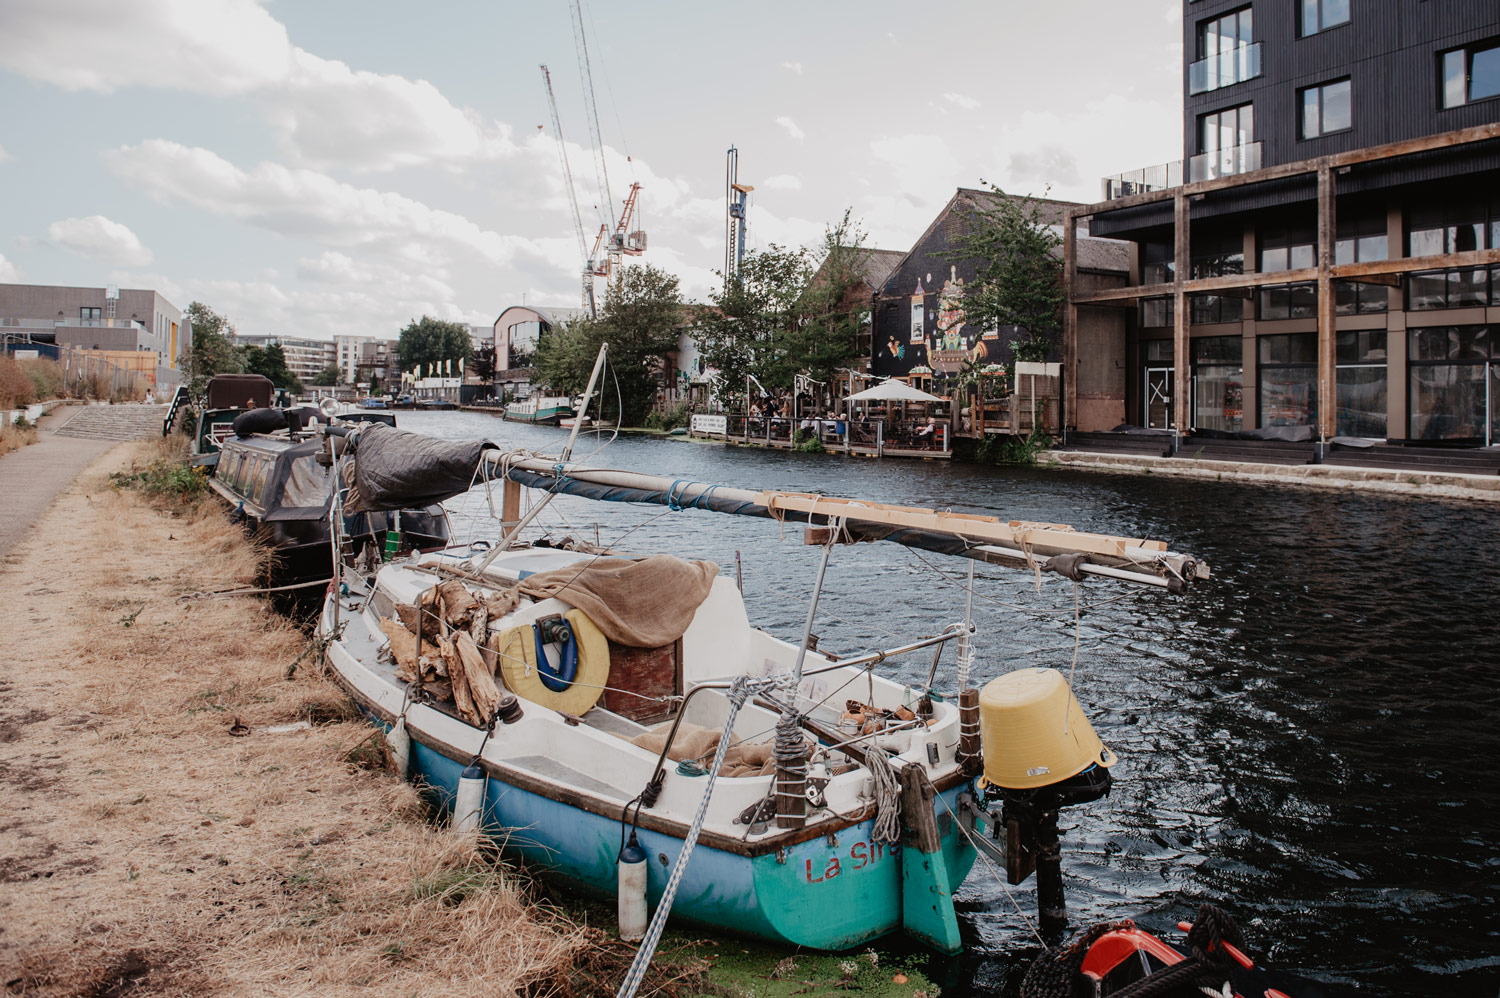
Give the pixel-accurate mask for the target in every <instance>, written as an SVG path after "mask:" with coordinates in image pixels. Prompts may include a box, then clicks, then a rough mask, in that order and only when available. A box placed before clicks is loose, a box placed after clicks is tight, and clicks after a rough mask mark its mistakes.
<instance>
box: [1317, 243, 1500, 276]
mask: <svg viewBox="0 0 1500 998" xmlns="http://www.w3.org/2000/svg"><path fill="white" fill-rule="evenodd" d="M1494 264H1500V249H1487V250H1468V251H1465V252H1463V253H1443V254H1441V255H1439V256H1408V257H1402V258H1401V259H1399V260H1371V261H1369V262H1368V263H1345V264H1339V265H1337V266H1335V267H1334V268H1333V277H1334V279H1335V280H1337V279H1340V278H1346V279H1347V278H1369V277H1374V276H1377V275H1382V274H1406V273H1410V272H1411V271H1414V270H1447V269H1449V268H1458V267H1484V266H1492V265H1494ZM1371 283H1374V282H1371Z"/></svg>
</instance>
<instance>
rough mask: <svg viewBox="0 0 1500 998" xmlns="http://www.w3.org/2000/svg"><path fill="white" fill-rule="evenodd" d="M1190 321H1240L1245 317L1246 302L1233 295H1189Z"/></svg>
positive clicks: (1198, 322)
mask: <svg viewBox="0 0 1500 998" xmlns="http://www.w3.org/2000/svg"><path fill="white" fill-rule="evenodd" d="M1188 304H1189V305H1190V306H1191V310H1190V312H1189V317H1188V321H1189V322H1191V323H1192V324H1194V325H1203V324H1205V323H1211V322H1239V321H1240V320H1241V319H1242V318H1244V311H1245V302H1244V299H1242V298H1236V297H1234V296H1232V295H1189V296H1188Z"/></svg>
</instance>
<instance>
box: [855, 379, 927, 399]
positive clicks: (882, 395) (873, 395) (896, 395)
mask: <svg viewBox="0 0 1500 998" xmlns="http://www.w3.org/2000/svg"><path fill="white" fill-rule="evenodd" d="M844 401H845V402H943V401H946V400H945V399H942V398H940V397H938V396H937V395H933V394H932V393H931V392H924V391H922V389H920V388H913V387H912V386H911V385H908V384H905V383H903V382H900V381H896V380H895V379H894V378H888V379H887V380H885V381H882V382H881V383H880V384H878V385H872V386H871V387H869V388H866V389H865V390H864V391H862V392H855V393H854V394H853V395H847V396H845V397H844Z"/></svg>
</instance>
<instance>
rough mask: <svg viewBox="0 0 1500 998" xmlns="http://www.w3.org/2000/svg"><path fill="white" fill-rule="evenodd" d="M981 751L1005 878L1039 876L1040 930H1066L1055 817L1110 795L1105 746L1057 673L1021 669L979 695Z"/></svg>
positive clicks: (1111, 756)
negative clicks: (996, 806)
mask: <svg viewBox="0 0 1500 998" xmlns="http://www.w3.org/2000/svg"><path fill="white" fill-rule="evenodd" d="M979 720H980V731H981V737H982V744H983V752H984V780H985V783H986V784H987V785H986V786H985V788H984V791H983V793H984V803H985V804H987V805H988V804H991V803H993V802H995V801H997V800H998V801H999V802H1000V804H1001V814H1000V820H999V822H998V825H999V828H997V829H996V832H997V833H998V831H999V830H1000V829H1001V828H1003V829H1004V831H1005V866H1006V879H1007V880H1009V881H1010V883H1012V884H1019V883H1021V882H1022V881H1024V880H1025V879H1026V878H1027V877H1029V876H1030V875H1031V873H1032V871H1035V872H1036V875H1037V908H1038V913H1039V914H1040V916H1041V922H1042V927H1043V928H1044V929H1051V930H1054V931H1055V930H1059V929H1061V928H1063V927H1064V926H1065V925H1066V924H1067V920H1068V913H1067V905H1066V903H1065V902H1064V900H1063V886H1062V845H1061V843H1060V842H1059V839H1058V830H1057V812H1058V811H1059V810H1060V809H1061V808H1064V807H1068V806H1071V805H1075V804H1086V803H1088V802H1089V801H1093V800H1098V799H1099V798H1100V797H1103V796H1105V795H1106V794H1108V793H1109V787H1110V776H1109V767H1111V766H1113V765H1114V764H1115V762H1116V761H1117V760H1116V758H1115V754H1114V753H1113V752H1111V751H1110V750H1109V749H1107V748H1105V747H1104V743H1103V742H1101V741H1100V740H1099V736H1098V735H1096V734H1095V733H1094V728H1093V725H1091V724H1089V720H1088V718H1087V717H1086V716H1085V715H1084V713H1083V708H1082V707H1081V706H1079V703H1078V698H1077V697H1075V696H1074V695H1073V691H1072V689H1070V688H1069V686H1068V682H1067V680H1065V679H1064V678H1063V676H1062V673H1060V672H1058V671H1057V670H1056V669H1021V670H1018V671H1016V672H1011V673H1007V674H1006V675H1004V676H1000V677H999V678H997V679H993V680H991V681H990V682H989V683H987V684H986V685H985V687H984V689H983V690H981V691H980V694H979Z"/></svg>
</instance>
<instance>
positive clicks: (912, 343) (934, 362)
mask: <svg viewBox="0 0 1500 998" xmlns="http://www.w3.org/2000/svg"><path fill="white" fill-rule="evenodd" d="M964 294H965V285H964V279H963V278H962V277H959V276H958V267H957V266H956V265H950V266H949V267H948V276H947V278H946V279H945V280H944V281H943V286H942V289H941V290H939V291H938V292H936V293H933V292H931V291H929V290H928V289H927V287H926V286H925V285H924V284H923V282H922V281H921V280H920V279H919V280H918V281H917V282H916V286H915V287H914V288H913V289H912V292H911V295H910V298H909V299H908V302H909V304H908V306H907V314H908V316H909V319H908V325H907V329H906V333H905V335H904V336H903V335H901V334H900V333H899V332H898V331H896V330H894V329H892V328H890V326H891V325H892V323H891V321H890V320H889V319H888V320H887V321H886V322H885V323H883V325H885V326H886V327H887V328H886V329H884V330H882V331H881V332H882V333H883V334H884V335H883V336H881V337H878V338H877V340H876V342H877V343H881V344H883V345H881V346H880V347H879V348H878V349H877V350H876V351H875V356H874V357H873V358H871V360H872V361H873V363H872V367H873V370H874V373H876V374H879V375H884V376H892V375H895V376H905V375H907V374H911V373H912V372H913V371H914V370H915V371H916V373H918V374H926V373H930V372H936V373H938V374H952V373H956V372H957V371H959V370H961V369H962V368H963V366H964V364H965V363H966V362H968V361H973V362H975V363H977V364H980V365H984V364H988V363H993V362H1000V361H1002V358H1001V356H1000V342H1001V341H1000V333H999V330H996V329H986V330H981V329H979V328H977V327H975V326H974V325H972V324H970V323H969V322H968V321H967V317H966V315H965V313H964ZM892 318H894V317H892ZM924 368H925V370H923V369H924Z"/></svg>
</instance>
